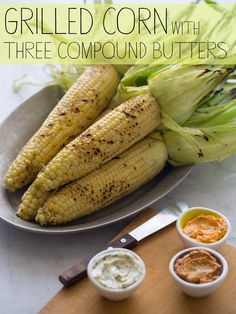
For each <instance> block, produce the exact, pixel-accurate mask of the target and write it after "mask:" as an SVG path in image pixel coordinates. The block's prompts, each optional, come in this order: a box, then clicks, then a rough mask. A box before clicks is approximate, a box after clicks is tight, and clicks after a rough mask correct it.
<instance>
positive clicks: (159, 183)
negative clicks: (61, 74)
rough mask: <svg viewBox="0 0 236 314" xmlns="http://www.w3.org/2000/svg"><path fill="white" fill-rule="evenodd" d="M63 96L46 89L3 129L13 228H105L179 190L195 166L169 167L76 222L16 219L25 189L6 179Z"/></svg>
mask: <svg viewBox="0 0 236 314" xmlns="http://www.w3.org/2000/svg"><path fill="white" fill-rule="evenodd" d="M61 96H62V93H61V91H60V89H59V88H57V87H55V86H54V87H53V86H51V87H47V88H44V89H43V90H42V91H40V92H39V93H37V94H35V95H34V96H33V97H31V98H30V99H28V100H27V101H25V102H24V103H23V104H21V105H20V106H19V107H18V108H17V109H16V110H15V111H14V112H13V113H12V114H11V115H10V116H9V117H8V118H7V119H6V120H5V121H4V122H3V123H2V125H1V126H0V147H1V151H0V218H2V219H3V220H4V221H6V222H8V223H10V224H11V225H13V226H15V227H18V228H21V229H24V230H27V231H32V232H39V233H46V234H65V233H72V232H79V231H85V230H90V229H94V228H98V227H102V226H105V225H108V224H111V223H114V222H117V221H119V220H121V219H125V218H127V217H129V216H131V215H133V214H135V213H138V212H140V211H141V210H143V209H144V208H146V207H147V206H150V205H151V204H152V203H154V202H156V201H157V200H159V199H160V198H162V197H163V196H164V195H166V194H167V193H168V192H170V191H171V190H172V189H173V188H175V187H176V186H177V185H178V184H179V183H180V182H181V181H182V180H183V179H184V178H185V177H186V176H187V175H188V174H189V172H190V171H191V168H192V167H191V166H188V167H179V168H172V167H171V166H167V167H166V168H165V169H164V170H163V171H162V172H161V174H160V175H158V176H157V177H155V178H154V179H153V180H152V181H150V182H149V183H148V184H146V185H144V186H142V187H141V188H140V189H138V190H137V191H135V192H134V193H132V194H130V195H129V196H127V197H125V198H123V199H122V200H120V201H117V202H116V203H114V204H112V205H110V206H108V207H106V208H104V209H102V210H100V211H98V212H96V213H94V214H91V215H89V216H87V217H83V218H80V219H78V220H76V221H73V223H70V224H67V225H63V226H55V227H41V226H39V225H37V224H36V223H33V222H27V221H24V220H22V219H20V218H18V217H16V215H15V212H16V210H17V207H18V205H19V203H20V199H21V196H22V194H23V193H24V191H25V190H23V189H22V190H20V191H17V192H14V193H11V192H8V191H6V190H5V189H4V187H3V177H4V175H5V173H6V171H7V168H8V166H9V164H10V163H11V162H12V160H14V158H15V157H16V155H17V153H18V151H19V150H20V148H21V147H22V146H23V145H24V144H25V143H26V141H27V140H28V139H29V138H30V137H31V135H32V134H33V133H34V132H35V131H36V130H37V129H38V128H39V127H40V125H41V124H42V122H43V121H44V119H45V118H46V116H47V115H48V113H49V112H50V111H51V110H52V108H53V107H54V106H55V104H56V103H57V101H58V100H59V99H60V97H61Z"/></svg>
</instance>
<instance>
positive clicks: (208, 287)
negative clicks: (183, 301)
mask: <svg viewBox="0 0 236 314" xmlns="http://www.w3.org/2000/svg"><path fill="white" fill-rule="evenodd" d="M194 250H205V251H207V252H209V253H210V254H212V255H213V256H214V257H216V259H217V260H218V261H219V263H220V264H221V265H222V272H221V274H220V276H219V277H218V278H217V279H215V280H213V281H211V282H207V283H200V284H197V283H191V282H188V281H185V280H184V279H182V278H180V277H179V276H178V275H177V274H176V272H175V271H174V264H175V261H176V260H177V259H178V258H180V257H182V256H184V255H185V254H187V253H189V252H191V251H194ZM169 271H170V274H171V276H172V277H173V278H174V280H175V281H176V282H177V284H178V285H179V287H180V288H181V289H182V290H183V292H184V293H185V294H187V295H189V296H191V297H194V298H201V297H205V296H207V295H209V294H211V293H212V292H213V291H215V290H216V289H217V288H218V287H219V286H220V285H221V284H222V283H223V282H224V280H225V279H226V277H227V274H228V263H227V261H226V260H225V258H224V257H223V256H222V255H221V254H219V253H218V252H217V251H214V250H212V249H209V248H204V247H194V248H188V249H185V250H183V251H180V252H179V253H177V254H176V255H175V256H174V257H172V259H171V261H170V264H169Z"/></svg>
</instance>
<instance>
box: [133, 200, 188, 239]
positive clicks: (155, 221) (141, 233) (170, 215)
mask: <svg viewBox="0 0 236 314" xmlns="http://www.w3.org/2000/svg"><path fill="white" fill-rule="evenodd" d="M187 209H188V205H187V204H185V203H183V202H179V203H176V204H174V205H172V206H168V207H167V208H165V209H163V210H162V211H160V212H159V213H158V214H157V215H155V216H154V217H152V218H151V219H149V220H147V221H146V222H144V223H143V224H142V225H140V226H138V227H137V228H136V229H134V230H132V231H131V232H129V234H130V235H131V236H132V237H133V238H135V239H136V240H137V241H138V242H139V241H141V240H143V239H144V238H146V237H147V236H149V235H151V234H153V233H155V232H157V231H158V230H161V229H162V228H164V227H166V226H168V225H170V224H171V223H172V222H174V221H176V220H177V218H178V217H179V215H180V214H181V213H182V212H184V211H185V210H187Z"/></svg>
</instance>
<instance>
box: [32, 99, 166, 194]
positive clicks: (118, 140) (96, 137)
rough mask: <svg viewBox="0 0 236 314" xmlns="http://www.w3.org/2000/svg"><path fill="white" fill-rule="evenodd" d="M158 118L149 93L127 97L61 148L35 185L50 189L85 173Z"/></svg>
mask: <svg viewBox="0 0 236 314" xmlns="http://www.w3.org/2000/svg"><path fill="white" fill-rule="evenodd" d="M160 121H161V117H160V110H159V105H158V104H157V102H156V100H155V98H154V97H153V96H152V95H151V94H150V93H147V94H144V95H141V96H137V97H134V98H132V99H129V100H128V101H126V102H124V103H123V104H121V105H120V106H118V107H116V108H115V109H113V110H112V111H111V112H109V113H108V114H107V115H105V116H104V117H103V118H101V119H100V120H98V121H97V122H96V123H94V124H93V125H92V126H90V127H89V128H88V129H87V130H86V131H85V132H83V133H82V134H81V135H80V136H78V137H77V138H76V139H75V140H73V141H72V142H70V143H69V144H68V145H67V146H66V147H64V148H63V149H62V150H61V151H60V152H59V153H58V154H57V155H56V156H55V157H54V158H53V159H52V160H51V162H49V163H48V165H47V166H46V167H45V168H44V169H43V170H42V172H41V173H39V175H38V177H37V178H36V180H35V184H36V185H37V186H38V187H39V188H40V189H42V190H45V191H50V190H53V189H56V188H58V187H59V186H61V185H64V184H66V183H68V182H70V181H73V180H75V179H78V178H80V177H82V176H84V175H86V174H87V173H89V172H90V171H92V170H95V169H96V168H98V167H100V166H101V165H102V164H104V163H106V162H107V161H109V160H111V159H112V158H113V157H115V156H117V155H118V154H120V153H122V152H123V151H125V150H126V149H128V148H129V147H131V146H132V145H133V144H135V143H136V142H138V141H139V140H141V139H142V138H144V137H145V136H146V135H148V134H149V133H150V132H152V131H153V130H154V129H155V128H157V126H158V125H159V124H160Z"/></svg>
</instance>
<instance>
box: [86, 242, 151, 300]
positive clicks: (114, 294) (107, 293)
mask: <svg viewBox="0 0 236 314" xmlns="http://www.w3.org/2000/svg"><path fill="white" fill-rule="evenodd" d="M116 251H117V252H122V253H124V254H127V253H128V254H131V255H133V256H134V257H135V258H136V259H137V260H138V262H139V264H140V266H141V275H140V278H139V279H138V280H137V281H136V282H135V283H134V284H132V285H131V286H129V287H126V288H123V289H118V288H116V289H111V288H107V287H104V286H103V285H101V284H100V283H99V282H97V281H96V280H95V279H94V277H93V274H92V266H93V265H94V263H95V262H96V260H97V258H98V257H100V256H101V255H102V256H103V255H104V256H106V255H107V254H110V253H111V252H116ZM87 274H88V278H89V279H90V281H91V283H92V285H93V286H94V287H95V288H96V289H97V291H98V292H99V293H100V294H101V295H102V296H103V297H105V298H106V299H109V300H112V301H120V300H123V299H126V298H128V297H129V296H130V295H131V294H133V292H134V291H135V290H136V289H137V288H138V287H139V286H140V285H141V283H142V282H143V280H144V278H145V275H146V267H145V264H144V262H143V260H142V259H141V258H140V257H139V256H138V255H137V254H136V253H134V252H133V251H131V250H127V249H120V248H108V249H107V250H104V251H101V252H99V253H98V254H96V255H95V256H94V257H93V258H92V259H91V260H90V262H89V264H88V267H87Z"/></svg>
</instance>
